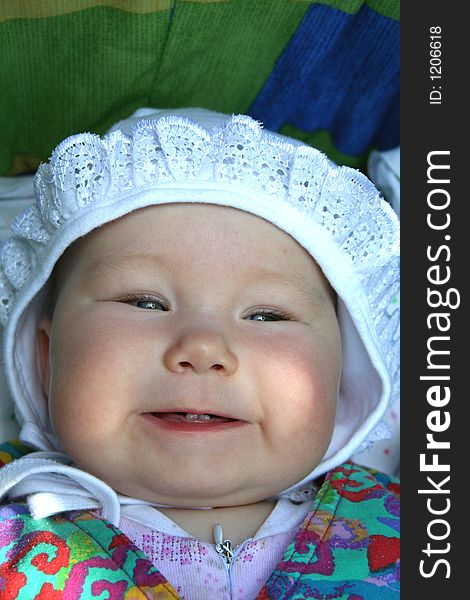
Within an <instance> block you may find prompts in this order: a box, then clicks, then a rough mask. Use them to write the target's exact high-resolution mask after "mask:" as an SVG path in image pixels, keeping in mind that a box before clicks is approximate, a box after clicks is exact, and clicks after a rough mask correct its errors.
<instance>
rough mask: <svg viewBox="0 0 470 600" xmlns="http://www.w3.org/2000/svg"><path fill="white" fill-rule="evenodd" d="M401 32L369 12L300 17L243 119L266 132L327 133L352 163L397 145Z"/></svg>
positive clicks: (324, 10) (318, 11) (316, 8)
mask: <svg viewBox="0 0 470 600" xmlns="http://www.w3.org/2000/svg"><path fill="white" fill-rule="evenodd" d="M399 69H400V25H399V23H398V22H397V21H394V20H393V19H390V18H388V17H384V16H382V15H380V14H379V13H377V12H375V11H374V10H372V9H370V8H369V7H368V6H367V5H365V4H364V5H363V6H362V7H361V9H360V10H359V12H357V13H356V14H353V15H350V14H347V13H345V12H342V11H340V10H336V9H334V8H331V7H330V6H326V5H323V4H313V5H312V6H311V7H310V8H309V10H308V11H307V12H306V13H305V15H304V18H303V19H302V21H301V23H300V25H299V27H298V28H297V30H296V32H295V34H294V35H293V36H292V38H291V40H290V41H289V44H288V45H287V47H286V48H285V50H284V52H283V53H282V55H281V56H280V57H279V59H278V61H277V63H276V66H275V67H274V69H273V71H272V73H271V75H270V76H269V78H268V80H267V81H266V83H265V85H264V86H263V88H262V89H261V91H260V93H259V95H258V97H257V98H256V99H255V101H254V102H253V104H252V106H251V107H250V110H249V114H250V115H251V116H253V117H254V118H256V119H259V120H260V121H262V122H263V123H264V125H265V127H266V128H267V129H271V130H273V131H279V130H280V129H281V128H282V127H283V126H284V125H286V124H289V125H293V126H294V127H296V128H297V129H300V130H302V131H304V132H314V131H317V130H318V129H327V130H328V131H329V132H330V133H331V134H332V137H333V141H334V143H335V146H336V148H337V149H338V150H339V151H340V152H342V153H344V154H348V155H353V156H358V155H361V154H363V153H365V152H366V151H367V150H368V149H369V148H370V147H371V146H374V147H376V148H378V149H379V150H386V149H388V148H393V147H395V146H398V145H399V86H400V79H399Z"/></svg>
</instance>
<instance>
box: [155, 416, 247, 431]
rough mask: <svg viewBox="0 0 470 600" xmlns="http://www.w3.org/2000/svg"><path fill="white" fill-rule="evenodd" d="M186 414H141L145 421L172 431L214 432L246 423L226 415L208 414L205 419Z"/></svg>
mask: <svg viewBox="0 0 470 600" xmlns="http://www.w3.org/2000/svg"><path fill="white" fill-rule="evenodd" d="M186 414H187V413H180V412H164V413H158V412H152V413H144V415H143V416H144V417H145V418H146V420H147V422H150V423H152V424H154V425H155V426H157V427H159V428H161V429H166V430H169V431H173V432H189V433H197V432H199V433H203V432H211V431H212V432H216V431H224V430H227V429H232V428H234V427H239V426H240V425H245V424H246V421H239V420H237V419H229V418H227V417H220V416H217V415H210V419H206V418H204V417H202V418H198V419H191V418H186ZM189 414H191V413H189Z"/></svg>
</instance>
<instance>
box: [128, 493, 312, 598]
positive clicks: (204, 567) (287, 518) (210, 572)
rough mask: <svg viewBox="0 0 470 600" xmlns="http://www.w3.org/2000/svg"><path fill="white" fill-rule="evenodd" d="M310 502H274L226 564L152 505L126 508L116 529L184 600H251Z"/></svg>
mask: <svg viewBox="0 0 470 600" xmlns="http://www.w3.org/2000/svg"><path fill="white" fill-rule="evenodd" d="M311 504H312V503H311V501H310V502H304V503H303V504H300V505H296V504H293V503H292V502H290V501H289V500H286V499H282V500H278V501H277V503H276V506H275V507H274V509H273V510H272V512H271V514H270V515H269V517H268V518H267V519H266V521H265V522H264V523H263V525H262V526H261V527H260V529H259V530H258V531H257V533H256V534H255V536H254V537H253V538H250V539H247V540H245V541H244V542H243V543H242V544H240V545H239V546H237V547H236V548H235V549H234V556H233V559H232V561H231V564H230V565H227V564H226V563H225V561H224V559H223V558H222V557H221V556H220V555H219V554H218V553H217V552H216V550H215V547H214V545H213V544H210V543H207V542H200V541H199V540H196V539H195V538H194V537H193V536H192V535H191V534H190V533H188V532H186V531H185V530H184V529H181V528H180V527H179V526H178V525H177V524H176V523H174V522H173V521H172V520H171V519H169V518H168V517H167V516H165V515H164V514H163V513H161V512H160V511H158V510H157V509H155V508H152V507H150V506H132V507H127V508H126V509H125V511H124V513H125V516H123V517H122V519H121V522H120V528H121V530H122V531H123V532H124V533H125V534H126V535H127V536H128V537H129V538H130V539H131V540H132V541H133V542H134V544H135V545H136V546H137V547H138V548H140V549H141V550H142V551H143V552H144V554H145V555H146V556H147V558H148V559H149V560H150V561H151V562H152V563H153V564H154V565H155V566H156V567H157V569H158V570H159V571H160V572H161V573H162V574H163V575H164V576H165V577H166V578H167V579H168V580H169V582H170V583H171V584H172V585H173V587H174V588H175V589H176V590H177V592H178V593H179V594H180V596H181V598H182V599H184V600H207V598H217V600H251V599H254V598H256V596H257V595H258V593H259V591H260V590H261V588H262V587H263V585H264V583H265V582H266V580H267V579H268V577H269V575H270V574H271V573H272V571H273V570H274V568H275V567H276V565H277V564H278V563H279V561H280V560H281V558H282V556H283V555H284V552H285V550H286V548H287V546H288V545H289V544H290V543H291V542H292V540H293V538H294V536H295V534H296V532H297V530H298V528H299V526H300V525H301V523H302V521H303V520H304V519H305V517H306V516H307V513H308V511H309V509H310V507H311ZM222 526H223V523H222Z"/></svg>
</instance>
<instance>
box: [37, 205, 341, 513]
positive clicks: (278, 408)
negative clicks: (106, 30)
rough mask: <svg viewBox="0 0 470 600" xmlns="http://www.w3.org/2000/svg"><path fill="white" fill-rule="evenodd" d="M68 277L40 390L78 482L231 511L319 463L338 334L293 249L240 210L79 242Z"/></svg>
mask: <svg viewBox="0 0 470 600" xmlns="http://www.w3.org/2000/svg"><path fill="white" fill-rule="evenodd" d="M65 273H66V274H65ZM59 275H60V277H59V281H60V287H59V293H58V298H57V304H56V309H55V312H54V317H53V321H52V327H51V329H50V340H49V341H50V352H49V356H50V359H47V350H48V348H47V346H48V344H47V336H46V335H45V333H44V332H48V330H49V324H48V322H43V323H42V329H43V333H42V334H41V335H42V337H43V338H44V339H45V340H46V343H44V344H43V349H44V364H45V366H44V387H45V390H46V391H47V392H48V395H49V402H50V413H51V419H52V422H53V425H54V428H55V431H56V433H57V435H58V437H59V439H60V441H61V443H62V445H63V447H64V448H65V450H66V451H67V453H68V454H69V455H70V456H71V457H72V458H73V459H74V461H75V462H76V463H77V464H78V466H80V467H81V468H83V469H85V470H87V471H89V472H91V473H93V474H94V475H96V476H98V477H100V478H101V479H103V480H105V481H106V482H108V483H109V484H110V485H111V486H112V487H113V488H114V489H116V490H117V491H119V492H121V493H124V494H127V495H130V496H135V497H138V498H142V499H147V500H152V501H155V502H160V503H164V504H171V505H176V506H230V505H238V504H247V503H251V502H255V501H258V500H262V499H265V498H267V497H269V496H271V495H274V494H276V493H278V492H279V491H281V490H283V489H285V488H287V487H289V486H291V485H293V484H294V483H296V482H297V481H299V480H300V479H302V478H303V477H304V476H305V475H307V474H308V473H309V472H310V471H311V470H312V469H313V468H314V467H315V466H316V465H317V464H318V463H319V462H320V460H321V458H322V457H323V454H324V452H325V450H326V448H327V446H328V444H329V441H330V438H331V434H332V430H333V425H334V418H335V408H336V399H337V394H338V386H339V379H340V372H341V344H340V333H339V326H338V322H337V319H336V314H335V306H334V300H333V297H332V293H331V290H330V288H329V286H328V283H327V282H326V280H325V278H324V277H323V275H322V273H321V271H320V269H319V268H318V266H317V265H316V264H315V263H314V261H313V260H312V258H311V257H310V256H309V255H308V254H307V253H306V252H305V250H303V249H302V248H301V247H300V246H299V245H298V244H297V243H296V242H295V241H294V240H293V239H292V238H291V237H290V236H288V235H287V234H285V233H284V232H282V231H280V230H279V229H277V228H276V227H274V226H273V225H272V224H270V223H268V222H266V221H264V220H262V219H260V218H258V217H256V216H253V215H250V214H248V213H244V212H241V211H238V210H235V209H232V208H226V207H221V206H210V205H201V204H196V205H189V204H185V205H176V204H172V205H165V206H159V207H149V208H145V209H142V210H139V211H137V212H135V213H132V214H129V215H127V216H126V217H123V218H122V219H120V220H118V221H115V222H113V223H109V224H107V225H105V226H104V227H102V228H99V229H97V230H95V231H94V232H92V233H91V234H89V235H88V236H86V237H85V238H84V239H82V240H81V241H80V242H79V243H78V244H76V246H75V247H73V248H72V249H71V250H70V251H69V255H68V256H67V257H66V259H65V262H64V263H63V264H62V266H61V269H60V271H59ZM195 415H199V416H198V417H196V416H195ZM201 415H206V416H201ZM208 415H210V418H209V416H208Z"/></svg>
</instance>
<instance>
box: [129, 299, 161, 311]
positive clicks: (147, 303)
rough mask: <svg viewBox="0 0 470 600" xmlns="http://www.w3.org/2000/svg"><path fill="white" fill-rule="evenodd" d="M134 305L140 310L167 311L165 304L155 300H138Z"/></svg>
mask: <svg viewBox="0 0 470 600" xmlns="http://www.w3.org/2000/svg"><path fill="white" fill-rule="evenodd" d="M134 305H135V306H137V307H138V308H148V309H150V310H165V308H164V306H163V304H161V303H160V302H156V301H155V300H138V301H137V302H134Z"/></svg>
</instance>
